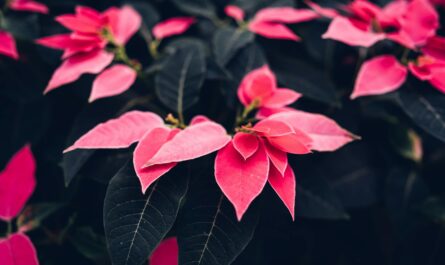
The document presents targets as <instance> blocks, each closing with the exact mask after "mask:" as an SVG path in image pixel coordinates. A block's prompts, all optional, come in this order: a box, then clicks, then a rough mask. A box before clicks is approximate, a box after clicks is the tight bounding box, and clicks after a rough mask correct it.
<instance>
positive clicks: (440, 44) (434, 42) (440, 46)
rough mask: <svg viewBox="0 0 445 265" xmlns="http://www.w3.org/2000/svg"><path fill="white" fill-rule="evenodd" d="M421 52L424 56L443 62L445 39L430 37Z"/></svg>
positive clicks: (444, 57) (444, 58)
mask: <svg viewBox="0 0 445 265" xmlns="http://www.w3.org/2000/svg"><path fill="white" fill-rule="evenodd" d="M421 50H422V52H423V53H424V54H426V55H429V56H431V57H434V58H436V59H439V60H443V61H445V38H444V37H439V36H434V37H431V38H429V39H428V42H427V43H426V44H425V46H423V47H422V49H421Z"/></svg>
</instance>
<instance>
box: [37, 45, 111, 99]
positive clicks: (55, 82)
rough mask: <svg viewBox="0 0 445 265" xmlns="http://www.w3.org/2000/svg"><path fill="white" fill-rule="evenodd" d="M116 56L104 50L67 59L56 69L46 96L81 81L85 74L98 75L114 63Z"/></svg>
mask: <svg viewBox="0 0 445 265" xmlns="http://www.w3.org/2000/svg"><path fill="white" fill-rule="evenodd" d="M113 57H114V55H113V54H112V53H108V52H106V51H104V50H95V51H92V52H89V53H84V54H77V55H74V56H72V57H70V58H68V59H66V60H65V61H64V62H63V63H62V65H61V66H59V68H57V69H56V71H55V72H54V74H53V76H52V77H51V80H50V81H49V83H48V86H47V87H46V88H45V92H44V93H45V94H46V93H48V92H50V91H52V90H54V89H56V88H58V87H60V86H62V85H66V84H69V83H72V82H74V81H76V80H77V79H79V78H80V77H81V76H82V75H83V74H98V73H100V72H102V70H103V69H105V67H107V66H108V65H109V64H110V63H111V62H112V61H113Z"/></svg>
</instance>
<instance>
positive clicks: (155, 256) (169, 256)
mask: <svg viewBox="0 0 445 265" xmlns="http://www.w3.org/2000/svg"><path fill="white" fill-rule="evenodd" d="M178 259H179V247H178V240H177V239H176V238H175V237H171V238H167V239H164V240H163V241H162V242H161V244H159V246H158V247H157V248H156V249H155V250H154V251H153V253H152V254H151V256H150V259H149V262H148V264H149V265H178Z"/></svg>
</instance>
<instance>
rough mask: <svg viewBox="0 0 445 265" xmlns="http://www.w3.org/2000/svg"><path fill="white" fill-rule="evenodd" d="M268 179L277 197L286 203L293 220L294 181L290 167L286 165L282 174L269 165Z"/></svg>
mask: <svg viewBox="0 0 445 265" xmlns="http://www.w3.org/2000/svg"><path fill="white" fill-rule="evenodd" d="M268 180H269V184H270V186H272V188H273V189H274V191H275V192H276V193H277V195H278V197H280V199H281V200H282V201H283V203H284V205H286V207H287V209H288V210H289V213H290V214H291V216H292V220H295V193H296V181H295V175H294V171H293V170H292V168H291V167H290V166H288V167H287V168H286V171H285V173H284V175H282V174H280V172H278V170H277V169H276V168H275V167H270V171H269V179H268Z"/></svg>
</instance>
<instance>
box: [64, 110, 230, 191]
mask: <svg viewBox="0 0 445 265" xmlns="http://www.w3.org/2000/svg"><path fill="white" fill-rule="evenodd" d="M229 141H230V136H228V135H227V133H226V130H225V129H224V127H222V126H221V125H219V124H217V123H215V122H213V121H211V120H209V119H207V118H205V117H203V116H197V117H195V118H194V119H193V120H192V122H191V123H190V126H188V127H186V128H184V129H179V128H174V129H172V128H170V127H168V126H166V125H165V124H164V122H163V120H162V119H161V118H160V117H159V116H157V115H156V114H154V113H152V112H140V111H131V112H128V113H126V114H124V115H122V116H120V117H119V118H117V119H112V120H109V121H107V122H105V123H102V124H99V125H97V126H96V127H94V128H93V129H92V130H90V131H89V132H87V133H86V134H85V135H83V136H82V137H81V138H79V140H77V141H76V142H75V143H74V144H73V145H72V146H71V147H69V148H67V149H66V150H65V152H69V151H72V150H75V149H79V148H80V149H116V148H126V147H129V146H130V145H131V144H133V143H135V142H138V145H137V146H136V148H135V150H134V153H133V165H134V169H135V171H136V174H137V175H138V177H139V180H140V182H141V187H142V191H143V192H144V193H145V191H146V190H147V189H148V188H149V187H150V185H151V184H152V183H153V182H155V181H156V180H157V179H159V178H160V177H161V176H162V175H164V174H165V173H167V172H168V171H169V170H171V169H172V168H173V167H174V166H175V165H176V164H177V163H179V162H183V161H187V160H192V159H196V158H198V157H202V156H205V155H208V154H210V153H213V152H215V151H218V150H219V149H221V148H222V147H224V146H225V145H226V144H227V143H228V142H229Z"/></svg>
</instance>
